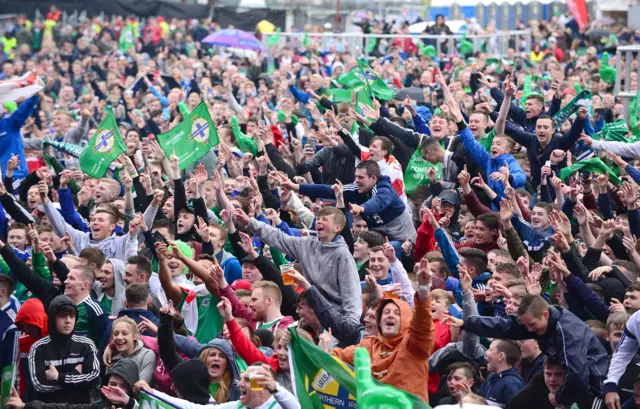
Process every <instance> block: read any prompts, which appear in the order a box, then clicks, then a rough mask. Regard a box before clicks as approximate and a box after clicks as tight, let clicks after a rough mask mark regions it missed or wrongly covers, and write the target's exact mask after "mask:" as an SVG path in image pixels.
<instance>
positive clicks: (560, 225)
mask: <svg viewBox="0 0 640 409" xmlns="http://www.w3.org/2000/svg"><path fill="white" fill-rule="evenodd" d="M549 219H550V222H551V227H552V228H553V230H554V231H556V232H559V233H562V234H563V235H564V236H565V237H571V222H570V221H569V218H568V217H567V215H566V214H564V213H562V212H559V211H557V210H554V211H553V212H551V215H550V217H549Z"/></svg>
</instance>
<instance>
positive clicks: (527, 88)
mask: <svg viewBox="0 0 640 409" xmlns="http://www.w3.org/2000/svg"><path fill="white" fill-rule="evenodd" d="M529 95H531V75H527V76H525V77H524V85H523V86H522V98H520V105H521V106H522V109H524V104H525V103H526V102H527V97H528V96H529Z"/></svg>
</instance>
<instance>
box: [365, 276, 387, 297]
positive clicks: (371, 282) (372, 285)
mask: <svg viewBox="0 0 640 409" xmlns="http://www.w3.org/2000/svg"><path fill="white" fill-rule="evenodd" d="M367 273H368V274H367V275H366V276H365V277H364V281H365V283H367V285H368V286H369V289H370V290H371V292H372V293H373V298H374V299H376V300H379V299H381V298H382V297H384V292H383V291H382V287H381V286H380V284H378V283H377V282H376V278H375V277H374V276H373V274H372V273H371V270H369V269H367Z"/></svg>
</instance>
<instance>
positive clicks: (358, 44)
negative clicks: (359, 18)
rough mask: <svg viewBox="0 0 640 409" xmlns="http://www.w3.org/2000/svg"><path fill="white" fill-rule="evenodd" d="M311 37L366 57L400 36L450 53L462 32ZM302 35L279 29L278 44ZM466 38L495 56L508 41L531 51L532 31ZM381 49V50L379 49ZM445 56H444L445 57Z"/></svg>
mask: <svg viewBox="0 0 640 409" xmlns="http://www.w3.org/2000/svg"><path fill="white" fill-rule="evenodd" d="M273 35H275V34H263V36H262V41H263V43H264V44H265V46H266V45H267V44H268V43H269V38H270V37H271V36H273ZM309 36H310V40H312V41H316V42H320V47H321V48H322V49H326V48H327V47H328V45H329V44H331V43H334V44H336V43H340V44H341V45H342V46H344V48H345V50H346V51H349V52H351V54H352V55H355V56H359V55H362V54H364V56H365V57H366V58H367V59H371V58H373V56H371V55H370V54H371V52H370V51H369V50H370V47H369V45H370V43H371V42H372V41H378V40H380V42H381V43H386V44H390V43H392V42H393V41H394V40H402V39H405V38H407V37H409V38H411V39H413V41H414V42H418V41H423V40H427V43H430V44H432V45H433V46H434V47H435V48H436V55H438V56H439V55H441V53H442V52H443V51H446V54H447V55H449V54H453V53H455V52H456V51H457V46H458V44H459V42H460V40H461V39H462V34H452V35H430V34H420V35H415V34H406V35H405V34H362V33H357V32H354V33H310V34H309ZM303 38H304V34H303V33H280V40H279V43H278V48H280V47H282V46H284V45H286V44H290V45H293V46H296V45H300V46H301V44H302V40H303ZM467 40H468V41H470V42H471V43H472V44H473V52H474V53H475V52H477V51H481V50H482V47H483V45H485V44H486V47H487V48H486V51H487V52H488V53H491V54H493V55H496V56H503V55H506V53H507V50H508V49H509V47H510V44H515V49H516V52H517V53H518V52H521V51H524V52H527V53H528V52H530V51H531V31H529V30H513V31H500V32H498V33H495V34H469V35H468V36H467ZM381 51H382V50H381ZM383 54H384V52H383ZM445 60H446V58H445Z"/></svg>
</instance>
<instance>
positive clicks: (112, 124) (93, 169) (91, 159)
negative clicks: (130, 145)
mask: <svg viewBox="0 0 640 409" xmlns="http://www.w3.org/2000/svg"><path fill="white" fill-rule="evenodd" d="M126 151H127V145H125V143H124V140H123V139H122V136H120V130H119V129H118V124H117V123H116V118H115V117H114V116H113V112H112V111H111V109H109V108H107V116H106V117H105V118H104V120H103V121H102V123H100V126H99V127H98V130H96V133H95V134H93V137H92V138H91V140H90V141H89V144H88V145H87V147H86V148H85V149H84V151H82V154H81V155H80V169H82V171H83V172H84V173H86V174H87V175H89V176H91V177H94V178H101V177H104V175H105V174H106V173H107V170H108V169H109V165H111V163H112V162H113V161H114V160H115V159H116V158H117V157H118V156H120V154H121V153H125V152H126Z"/></svg>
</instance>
